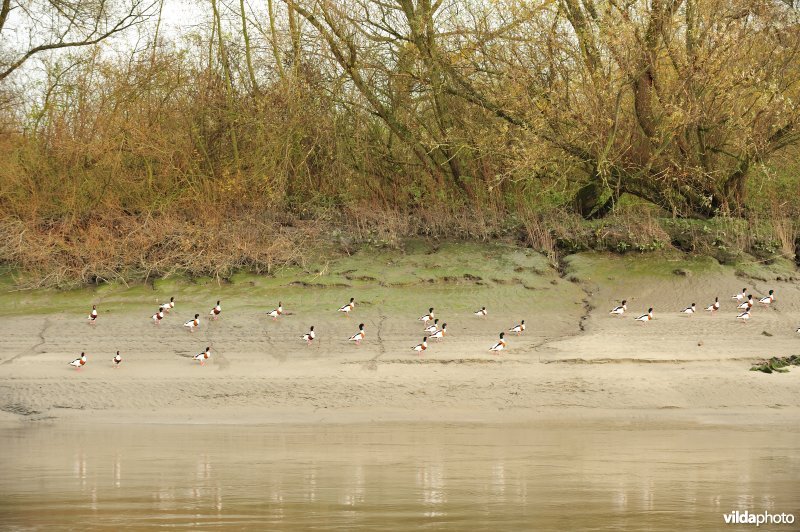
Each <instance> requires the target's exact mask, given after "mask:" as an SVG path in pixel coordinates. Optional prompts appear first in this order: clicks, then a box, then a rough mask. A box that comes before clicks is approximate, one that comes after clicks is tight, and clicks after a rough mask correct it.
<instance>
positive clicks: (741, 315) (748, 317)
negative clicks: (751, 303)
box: [736, 307, 750, 323]
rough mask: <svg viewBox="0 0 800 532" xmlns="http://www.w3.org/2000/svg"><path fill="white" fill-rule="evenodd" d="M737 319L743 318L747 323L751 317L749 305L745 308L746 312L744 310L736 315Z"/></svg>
mask: <svg viewBox="0 0 800 532" xmlns="http://www.w3.org/2000/svg"><path fill="white" fill-rule="evenodd" d="M736 319H737V320H742V322H743V323H746V322H747V320H749V319H750V308H749V307H748V308H746V309H744V312H742V313H741V314H739V315H738V316H736Z"/></svg>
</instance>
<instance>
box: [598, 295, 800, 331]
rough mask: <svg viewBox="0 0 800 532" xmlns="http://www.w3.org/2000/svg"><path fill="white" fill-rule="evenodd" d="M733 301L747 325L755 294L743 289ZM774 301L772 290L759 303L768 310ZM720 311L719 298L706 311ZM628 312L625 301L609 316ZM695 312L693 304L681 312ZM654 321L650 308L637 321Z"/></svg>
mask: <svg viewBox="0 0 800 532" xmlns="http://www.w3.org/2000/svg"><path fill="white" fill-rule="evenodd" d="M731 299H732V300H734V301H735V302H736V309H737V310H740V311H741V312H739V313H738V314H737V315H736V319H737V320H742V323H747V320H749V319H750V313H751V312H752V310H753V306H754V305H755V303H754V301H753V294H748V293H747V288H742V291H741V293H738V294H734V295H732V296H731ZM773 301H775V290H770V291H769V294H767V295H766V296H764V297H762V298H760V299H759V300H758V302H759V303H760V304H761V305H763V306H764V308H767V307H768V306H769V305H770V304H771V303H772V302H773ZM719 309H720V303H719V297H715V298H714V302H713V303H711V304H710V305H709V306H707V307H706V311H708V312H710V313H711V314H712V315H714V314H716V312H717V311H718V310H719ZM627 310H628V301H627V300H626V299H623V300H622V302H621V303H620V304H619V305H618V306H616V307H614V308H612V309H611V310H610V311H609V314H611V315H612V316H623V315H625V312H626V311H627ZM695 312H697V304H696V303H692V304H691V305H689V306H688V307H686V308H685V309H683V310H682V311H681V313H682V314H686V315H687V316H692V315H693V314H694V313H695ZM652 319H653V308H652V307H650V308H649V309H648V310H647V313H646V314H642V315H641V316H638V317H637V318H636V321H641V322H643V323H647V322H648V321H651V320H652ZM796 332H798V333H800V327H798V328H797V331H796Z"/></svg>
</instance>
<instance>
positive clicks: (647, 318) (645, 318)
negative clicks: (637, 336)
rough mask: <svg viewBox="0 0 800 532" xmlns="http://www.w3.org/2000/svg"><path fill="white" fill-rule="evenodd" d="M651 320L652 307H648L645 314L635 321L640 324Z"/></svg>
mask: <svg viewBox="0 0 800 532" xmlns="http://www.w3.org/2000/svg"><path fill="white" fill-rule="evenodd" d="M652 319H653V307H650V308H649V309H647V314H642V315H641V316H639V317H638V318H636V321H641V322H642V323H647V322H648V321H650V320H652Z"/></svg>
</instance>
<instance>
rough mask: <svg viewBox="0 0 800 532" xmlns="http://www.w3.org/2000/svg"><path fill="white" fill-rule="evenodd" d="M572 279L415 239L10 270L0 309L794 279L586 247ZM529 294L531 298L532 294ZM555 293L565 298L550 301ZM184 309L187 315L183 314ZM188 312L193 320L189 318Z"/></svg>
mask: <svg viewBox="0 0 800 532" xmlns="http://www.w3.org/2000/svg"><path fill="white" fill-rule="evenodd" d="M562 265H563V276H564V277H565V278H567V279H568V280H570V281H573V283H565V282H563V281H562V280H561V278H560V277H561V275H560V274H559V272H558V271H557V270H556V269H554V268H553V267H552V266H551V265H550V264H549V262H548V259H547V258H546V257H545V256H544V255H542V254H540V253H538V252H536V251H533V250H531V249H528V248H522V247H518V246H513V245H508V244H501V243H469V242H444V243H439V242H432V241H426V240H412V241H408V242H407V243H406V245H405V246H404V247H403V248H402V249H375V248H371V247H367V246H365V247H362V248H361V249H359V250H357V251H356V252H354V253H352V254H350V255H345V256H341V257H336V258H326V259H320V260H319V261H318V262H316V263H307V264H305V265H303V266H285V267H280V268H276V269H275V270H274V271H273V272H272V273H271V274H269V275H258V274H251V273H246V272H240V273H236V274H234V275H232V276H230V277H229V278H227V279H216V278H210V277H205V278H194V279H190V278H186V277H181V276H171V277H169V278H165V279H156V280H154V281H152V282H151V283H149V284H146V283H143V282H139V283H129V284H126V283H123V282H120V281H113V282H106V283H102V284H99V285H96V286H92V287H85V288H78V289H68V290H58V289H41V290H17V289H16V288H15V284H14V281H15V276H14V274H13V272H10V271H8V270H6V271H5V272H4V273H2V274H0V308H2V310H0V314H4V315H18V314H42V313H55V312H61V313H67V314H83V313H87V314H88V311H89V310H90V309H91V305H92V304H98V306H99V308H100V313H101V317H102V315H103V313H104V312H121V311H126V312H128V311H130V312H141V313H142V315H143V316H145V317H147V316H149V315H150V314H152V313H153V312H155V311H156V310H157V308H158V306H159V305H160V304H161V303H163V302H166V301H168V300H169V298H170V297H171V296H175V297H176V299H177V300H178V305H179V306H178V309H179V311H181V312H182V311H184V309H185V310H186V312H189V310H190V309H200V310H201V311H203V312H205V311H206V310H207V309H206V307H208V308H210V306H211V305H212V304H213V303H214V302H215V301H216V300H217V299H225V300H226V301H225V302H224V303H223V305H224V306H225V307H226V308H243V309H247V308H253V309H264V308H266V307H270V308H272V306H274V305H277V302H278V301H279V300H282V301H285V302H287V303H288V304H289V305H290V306H291V307H293V308H294V309H296V310H306V309H314V308H338V307H339V306H341V305H342V304H344V303H345V302H346V301H347V300H348V299H349V298H350V297H357V299H358V300H359V303H360V305H364V306H370V305H380V306H381V307H382V308H383V309H384V310H387V311H388V310H390V309H392V310H398V309H405V308H408V307H413V308H416V306H418V305H419V304H420V303H421V302H423V303H424V300H431V301H432V302H433V301H435V300H437V299H439V300H442V301H447V302H448V305H452V308H453V309H454V310H459V311H461V310H467V309H470V308H471V307H472V306H475V305H477V306H478V307H479V306H481V305H482V304H483V303H482V302H483V301H498V300H502V298H510V299H519V298H525V297H528V298H534V299H538V296H536V297H534V295H533V294H534V293H535V292H536V291H545V292H547V294H548V298H547V301H548V303H547V304H548V305H549V306H550V307H551V308H554V307H560V306H562V303H563V304H564V305H566V306H567V307H569V308H571V307H572V305H573V304H574V302H575V301H581V300H582V299H583V298H584V297H585V293H583V292H582V289H581V288H579V287H578V286H576V285H575V284H574V283H579V284H580V285H582V286H583V287H584V288H583V290H585V289H586V287H588V286H592V285H601V284H602V285H613V284H619V285H626V284H627V285H630V284H631V283H641V282H642V281H644V280H646V279H653V280H659V279H660V280H670V279H672V280H675V279H679V278H681V277H692V278H705V277H709V278H711V277H714V276H722V275H733V274H736V275H738V276H744V277H751V278H756V279H759V278H767V279H775V278H781V276H783V277H784V278H791V275H793V274H796V270H795V269H794V268H793V265H792V264H791V263H789V261H784V262H780V261H779V262H775V263H774V264H771V265H765V264H750V263H748V264H740V265H737V266H736V267H733V266H727V265H721V264H720V263H719V262H718V261H716V260H715V259H714V258H712V257H708V256H701V255H690V254H686V253H682V252H677V251H675V252H667V251H665V252H659V253H647V254H628V255H622V256H620V255H615V254H611V253H603V252H582V253H576V254H574V255H569V256H567V257H565V258H564V259H563V260H562ZM526 294H528V295H527V296H526ZM556 294H558V297H552V296H554V295H556ZM181 315H183V314H181ZM187 317H189V316H188V315H187Z"/></svg>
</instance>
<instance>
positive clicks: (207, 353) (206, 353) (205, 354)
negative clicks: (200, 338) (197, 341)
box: [194, 347, 211, 366]
mask: <svg viewBox="0 0 800 532" xmlns="http://www.w3.org/2000/svg"><path fill="white" fill-rule="evenodd" d="M209 358H211V348H210V347H206V350H205V351H203V352H202V353H197V354H196V355H195V356H194V359H195V360H199V361H200V365H201V366H205V365H206V360H208V359H209Z"/></svg>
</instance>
